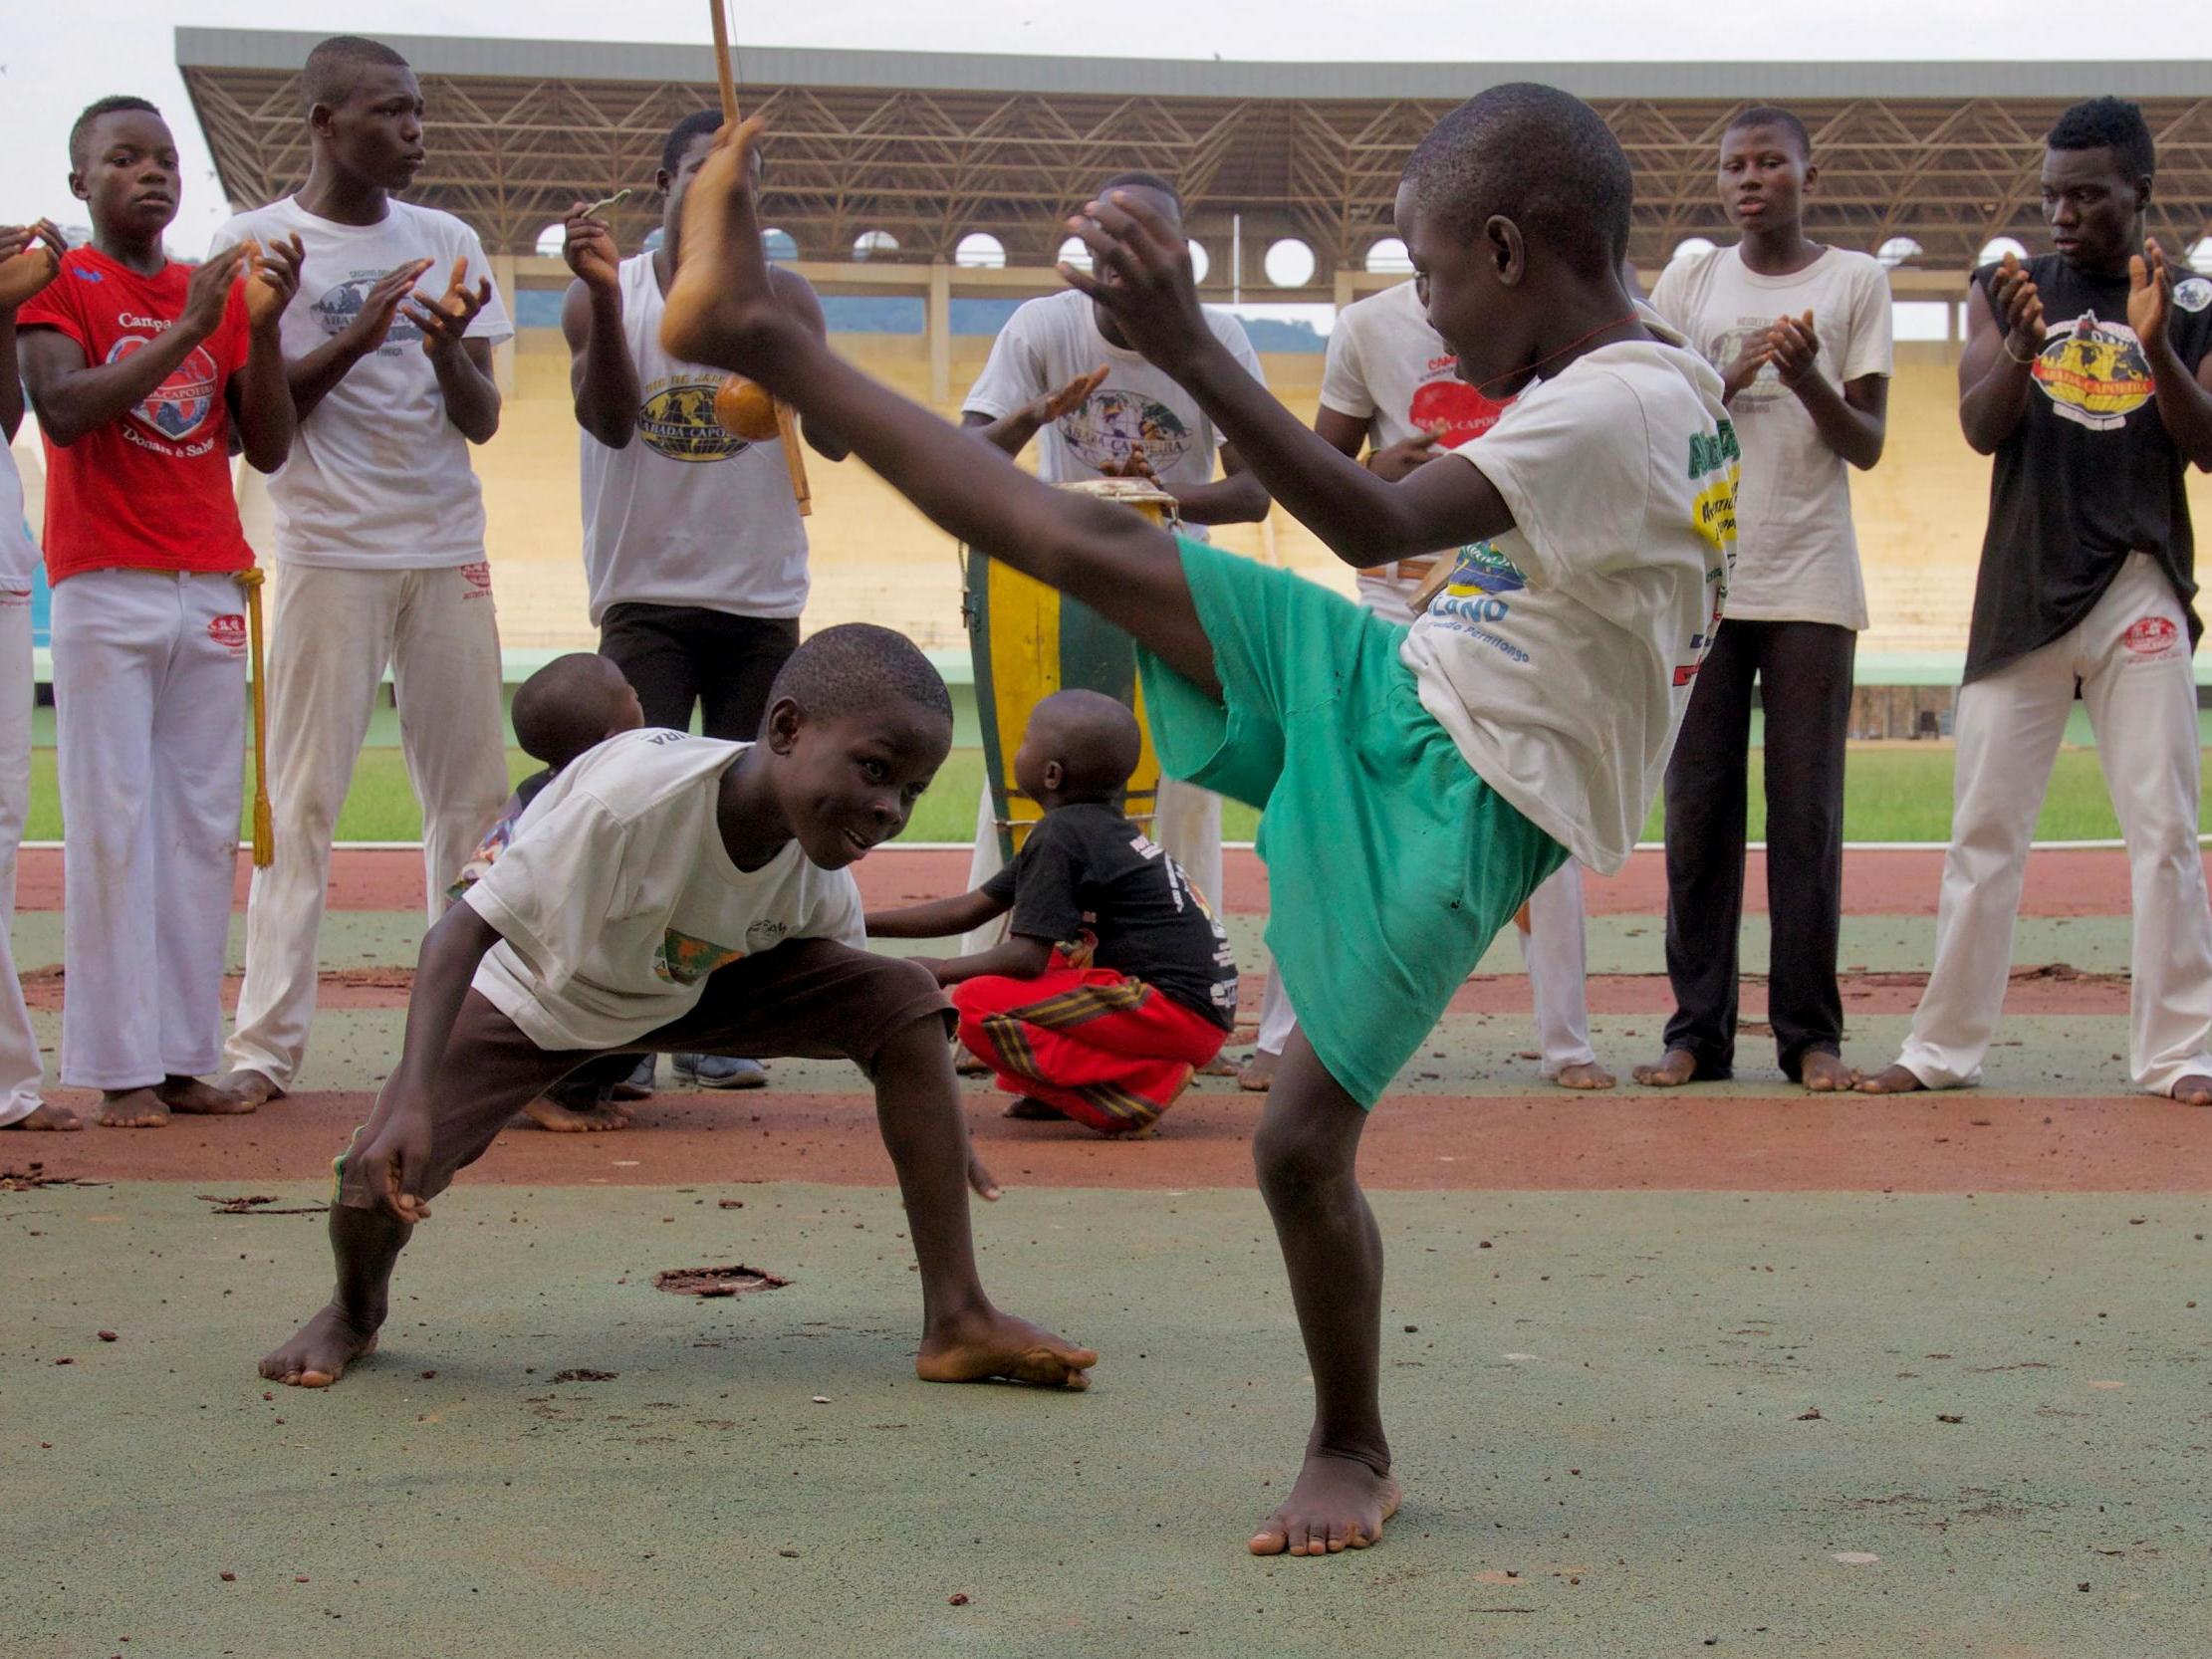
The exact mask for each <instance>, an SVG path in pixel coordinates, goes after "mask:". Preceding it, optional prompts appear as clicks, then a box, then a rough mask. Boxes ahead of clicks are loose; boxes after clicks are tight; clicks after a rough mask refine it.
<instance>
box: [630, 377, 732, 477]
mask: <svg viewBox="0 0 2212 1659" xmlns="http://www.w3.org/2000/svg"><path fill="white" fill-rule="evenodd" d="M718 385H719V382H718V381H714V380H671V381H667V382H664V383H661V384H657V385H655V386H653V387H652V388H651V389H649V390H648V391H647V392H646V394H645V400H644V402H643V403H641V404H640V405H639V406H638V409H637V435H638V436H639V437H640V438H643V439H644V440H645V447H646V448H647V449H649V450H651V451H652V452H653V453H654V454H655V455H665V456H667V457H668V459H669V460H671V461H726V460H728V459H729V458H730V457H731V456H732V455H739V454H743V453H744V451H745V449H746V447H747V445H746V442H745V440H744V439H743V438H741V437H738V436H737V435H736V434H735V433H733V432H731V431H730V430H729V429H728V428H726V427H725V426H723V424H722V423H721V421H719V420H717V419H716V418H715V417H714V393H715V390H716V388H717V386H718Z"/></svg>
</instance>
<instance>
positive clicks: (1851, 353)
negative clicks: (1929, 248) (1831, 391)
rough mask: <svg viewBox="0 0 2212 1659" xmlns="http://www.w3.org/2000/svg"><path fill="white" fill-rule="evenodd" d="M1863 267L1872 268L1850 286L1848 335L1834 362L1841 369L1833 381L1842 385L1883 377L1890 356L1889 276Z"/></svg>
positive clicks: (1891, 316)
mask: <svg viewBox="0 0 2212 1659" xmlns="http://www.w3.org/2000/svg"><path fill="white" fill-rule="evenodd" d="M1867 263H1868V264H1869V265H1870V266H1871V267H1872V268H1871V269H1870V270H1864V271H1861V272H1860V273H1859V276H1858V280H1857V281H1856V282H1854V283H1852V284H1851V313H1850V317H1849V319H1848V320H1847V321H1846V322H1845V324H1844V327H1845V328H1846V329H1847V330H1848V331H1849V334H1848V338H1846V339H1845V340H1843V342H1842V350H1841V351H1839V352H1838V353H1837V354H1836V358H1835V360H1836V361H1837V362H1838V363H1839V364H1840V365H1841V366H1840V367H1839V368H1838V370H1837V378H1838V379H1840V380H1843V381H1844V382H1846V383H1847V382H1849V381H1852V380H1857V379H1862V378H1864V377H1865V376H1866V375H1868V374H1887V373H1888V372H1889V371H1890V359H1891V357H1892V355H1894V354H1893V352H1892V350H1891V347H1890V343H1889V342H1890V334H1891V320H1892V318H1893V316H1894V306H1893V304H1892V302H1891V300H1890V296H1889V276H1888V273H1887V272H1885V271H1883V270H1882V268H1881V267H1880V266H1879V265H1878V264H1874V263H1873V262H1872V261H1868V262H1867Z"/></svg>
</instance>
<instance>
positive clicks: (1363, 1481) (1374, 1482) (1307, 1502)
mask: <svg viewBox="0 0 2212 1659" xmlns="http://www.w3.org/2000/svg"><path fill="white" fill-rule="evenodd" d="M1404 1498H1405V1489H1404V1488H1403V1487H1401V1486H1399V1485H1398V1483H1397V1482H1396V1481H1395V1480H1394V1479H1392V1478H1391V1477H1390V1476H1389V1475H1388V1474H1377V1473H1376V1472H1375V1471H1374V1470H1373V1469H1371V1468H1369V1467H1368V1466H1367V1465H1366V1464H1364V1463H1361V1462H1360V1461H1359V1460H1358V1459H1357V1458H1340V1457H1331V1456H1329V1455H1327V1454H1326V1453H1321V1452H1308V1453H1307V1454H1306V1462H1305V1465H1304V1466H1303V1467H1302V1468H1301V1469H1300V1470H1299V1472H1298V1484H1297V1485H1296V1486H1294V1487H1292V1488H1291V1495H1290V1497H1288V1498H1286V1499H1285V1500H1284V1501H1283V1507H1282V1508H1281V1509H1279V1510H1277V1511H1276V1512H1275V1513H1274V1514H1273V1515H1271V1516H1269V1517H1268V1518H1267V1520H1266V1521H1265V1522H1263V1523H1262V1524H1261V1526H1260V1530H1259V1531H1258V1532H1257V1533H1254V1534H1253V1535H1252V1542H1251V1545H1250V1547H1251V1550H1252V1553H1253V1554H1255V1555H1284V1554H1289V1555H1334V1554H1336V1553H1337V1552H1338V1551H1339V1550H1341V1549H1364V1548H1366V1547H1367V1545H1369V1544H1370V1543H1380V1542H1381V1541H1382V1524H1383V1523H1384V1522H1385V1521H1388V1520H1389V1519H1390V1517H1392V1516H1393V1515H1395V1514H1397V1513H1398V1505H1399V1504H1400V1503H1401V1502H1402V1501H1403V1500H1404Z"/></svg>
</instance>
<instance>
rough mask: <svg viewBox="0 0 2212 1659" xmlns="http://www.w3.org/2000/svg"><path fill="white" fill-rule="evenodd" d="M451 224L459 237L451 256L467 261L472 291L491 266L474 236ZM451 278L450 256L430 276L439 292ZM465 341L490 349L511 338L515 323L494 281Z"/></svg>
mask: <svg viewBox="0 0 2212 1659" xmlns="http://www.w3.org/2000/svg"><path fill="white" fill-rule="evenodd" d="M452 223H453V226H454V228H455V229H456V230H458V231H459V233H460V234H459V235H458V236H456V237H454V239H453V254H454V255H458V256H461V257H464V258H466V259H467V260H468V285H469V287H470V288H474V287H475V286H476V285H477V284H478V283H480V282H482V281H484V280H485V279H486V278H488V277H490V276H491V274H492V263H491V261H490V260H488V259H486V258H485V257H484V244H483V242H482V241H481V240H480V239H479V238H478V237H477V234H476V232H474V231H473V230H471V229H469V228H468V226H467V225H465V224H463V223H462V222H461V221H460V220H458V219H455V220H453V221H452ZM452 274H453V259H452V257H451V256H449V257H448V258H447V259H446V261H445V269H444V270H442V271H433V272H431V273H430V275H431V276H432V277H433V278H435V279H436V280H437V283H438V286H439V288H440V290H441V291H442V289H443V287H444V284H445V281H446V279H448V278H450V277H451V276H452ZM467 338H469V339H470V340H487V341H490V342H491V344H492V345H494V346H502V345H505V344H506V343H507V342H508V341H510V340H513V339H514V338H515V320H514V318H513V317H511V316H510V315H509V314H508V311H507V297H506V296H505V295H504V294H502V293H500V291H499V284H498V282H497V281H494V282H493V283H492V297H491V298H490V299H489V300H486V301H485V302H484V309H483V310H482V311H480V312H478V313H477V314H476V320H475V321H474V322H472V323H470V324H469V326H468V337H467Z"/></svg>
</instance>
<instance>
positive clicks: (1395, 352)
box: [1321, 280, 1505, 621]
mask: <svg viewBox="0 0 2212 1659" xmlns="http://www.w3.org/2000/svg"><path fill="white" fill-rule="evenodd" d="M1321 403H1322V407H1323V408H1325V409H1335V410H1336V411H1337V412H1338V413H1339V414H1342V415H1349V416H1351V417H1352V419H1353V420H1363V421H1366V422H1367V430H1368V436H1369V438H1370V440H1371V441H1372V442H1373V444H1374V447H1375V448H1377V449H1387V448H1388V447H1389V446H1390V445H1391V444H1393V443H1403V442H1404V441H1405V440H1406V439H1407V438H1412V437H1418V436H1420V435H1421V434H1422V433H1424V432H1428V433H1433V434H1435V436H1436V441H1437V442H1438V443H1439V444H1441V445H1442V446H1443V447H1444V448H1446V449H1457V448H1458V447H1459V446H1460V445H1461V444H1463V443H1470V442H1472V441H1473V440H1474V439H1476V438H1479V437H1481V436H1482V435H1483V433H1485V432H1487V431H1489V430H1490V428H1491V427H1492V426H1493V425H1494V424H1496V422H1497V419H1498V416H1499V415H1500V414H1501V413H1502V412H1503V411H1504V409H1505V405H1504V404H1503V403H1498V402H1493V401H1492V400H1491V399H1490V398H1488V397H1485V396H1484V395H1483V394H1482V393H1481V392H1479V391H1477V390H1476V389H1475V388H1474V387H1473V386H1471V385H1469V384H1468V383H1467V382H1466V381H1464V380H1462V379H1461V378H1460V377H1459V355H1458V354H1457V353H1455V352H1454V351H1453V350H1452V349H1451V348H1450V347H1449V346H1447V345H1445V344H1444V337H1443V336H1442V335H1440V334H1438V333H1437V332H1436V331H1435V330H1434V329H1432V328H1430V327H1429V322H1428V308H1427V307H1425V306H1423V305H1422V304H1421V297H1420V293H1419V291H1418V287H1417V285H1416V284H1414V283H1413V282H1411V281H1410V280H1408V281H1406V282H1401V283H1399V284H1398V285H1397V287H1395V288H1385V289H1384V290H1383V291H1382V292H1381V293H1379V294H1370V295H1368V296H1367V297H1366V298H1365V299H1364V300H1355V301H1353V302H1352V304H1351V305H1349V306H1347V307H1345V309H1344V310H1343V311H1341V312H1339V313H1338V314H1337V326H1336V327H1335V328H1333V329H1332V330H1330V331H1329V357H1328V360H1327V362H1326V363H1325V364H1324V365H1323V367H1322V372H1321ZM1358 586H1359V597H1360V600H1361V602H1362V603H1364V604H1366V605H1368V606H1369V607H1371V608H1373V609H1375V610H1379V611H1381V612H1382V613H1383V614H1384V615H1386V616H1388V617H1389V618H1390V619H1391V620H1393V621H1398V620H1403V621H1411V620H1412V619H1413V613H1412V610H1411V608H1410V606H1411V601H1412V598H1413V594H1414V592H1416V591H1417V590H1418V589H1419V587H1420V580H1419V579H1418V578H1410V579H1409V578H1405V577H1391V576H1384V575H1371V576H1370V575H1368V574H1367V573H1366V572H1364V571H1362V572H1361V573H1360V575H1359V579H1358Z"/></svg>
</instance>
